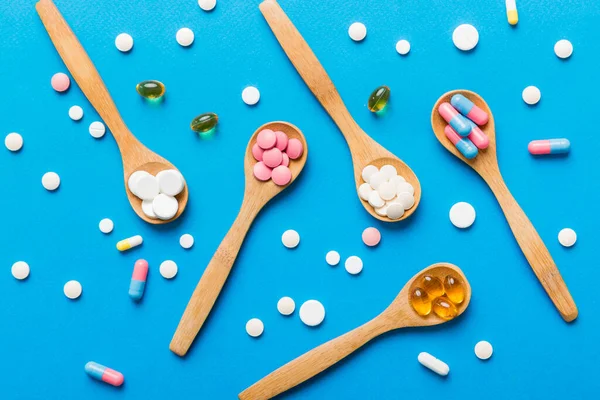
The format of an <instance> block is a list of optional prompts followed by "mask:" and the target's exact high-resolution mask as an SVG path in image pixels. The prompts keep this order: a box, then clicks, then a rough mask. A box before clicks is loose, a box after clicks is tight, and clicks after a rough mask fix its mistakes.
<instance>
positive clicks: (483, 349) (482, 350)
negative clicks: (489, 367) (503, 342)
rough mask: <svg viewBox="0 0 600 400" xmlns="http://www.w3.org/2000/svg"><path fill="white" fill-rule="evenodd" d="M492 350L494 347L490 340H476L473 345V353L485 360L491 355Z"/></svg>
mask: <svg viewBox="0 0 600 400" xmlns="http://www.w3.org/2000/svg"><path fill="white" fill-rule="evenodd" d="M493 352H494V348H493V347H492V344H491V343H490V342H487V341H485V340H482V341H481V342H477V344H476V345H475V355H476V356H477V358H479V359H480V360H487V359H488V358H490V357H491V356H492V353H493Z"/></svg>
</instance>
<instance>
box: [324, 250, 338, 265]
mask: <svg viewBox="0 0 600 400" xmlns="http://www.w3.org/2000/svg"><path fill="white" fill-rule="evenodd" d="M325 261H326V262H327V264H329V265H331V266H333V265H338V264H339V263H340V253H338V252H337V251H335V250H331V251H329V252H327V254H326V255H325Z"/></svg>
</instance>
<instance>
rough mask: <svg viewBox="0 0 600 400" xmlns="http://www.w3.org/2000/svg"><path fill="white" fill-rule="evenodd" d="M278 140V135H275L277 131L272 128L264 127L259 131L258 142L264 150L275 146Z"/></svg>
mask: <svg viewBox="0 0 600 400" xmlns="http://www.w3.org/2000/svg"><path fill="white" fill-rule="evenodd" d="M276 141H277V137H276V136H275V132H273V131H272V130H270V129H263V130H262V131H260V132H258V136H257V137H256V143H258V145H259V146H260V148H261V149H264V150H269V149H271V148H273V147H274V146H275V142H276Z"/></svg>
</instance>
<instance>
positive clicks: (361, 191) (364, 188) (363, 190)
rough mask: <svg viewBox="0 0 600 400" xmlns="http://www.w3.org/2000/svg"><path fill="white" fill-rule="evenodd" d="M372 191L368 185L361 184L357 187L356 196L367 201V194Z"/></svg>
mask: <svg viewBox="0 0 600 400" xmlns="http://www.w3.org/2000/svg"><path fill="white" fill-rule="evenodd" d="M372 191H373V188H372V187H371V185H369V184H368V183H363V184H362V185H360V186H359V187H358V195H359V196H360V198H361V199H363V200H365V201H366V200H369V193H371V192H372Z"/></svg>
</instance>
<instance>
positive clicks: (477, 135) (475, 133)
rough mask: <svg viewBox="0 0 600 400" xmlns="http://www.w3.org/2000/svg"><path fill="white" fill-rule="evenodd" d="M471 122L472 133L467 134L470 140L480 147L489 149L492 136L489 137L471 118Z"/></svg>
mask: <svg viewBox="0 0 600 400" xmlns="http://www.w3.org/2000/svg"><path fill="white" fill-rule="evenodd" d="M469 123H470V124H471V133H469V136H467V137H468V138H469V140H470V141H471V142H473V144H474V145H475V146H477V147H478V148H479V149H481V150H483V149H487V147H488V146H489V145H490V138H488V137H487V135H486V134H485V133H483V131H482V130H481V129H480V128H479V127H478V126H477V125H475V124H474V123H473V122H471V120H469Z"/></svg>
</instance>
